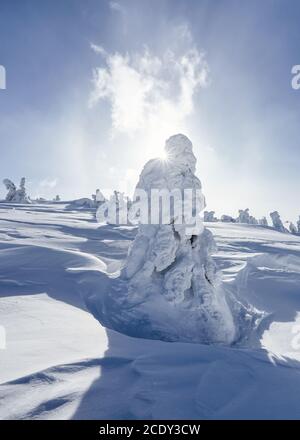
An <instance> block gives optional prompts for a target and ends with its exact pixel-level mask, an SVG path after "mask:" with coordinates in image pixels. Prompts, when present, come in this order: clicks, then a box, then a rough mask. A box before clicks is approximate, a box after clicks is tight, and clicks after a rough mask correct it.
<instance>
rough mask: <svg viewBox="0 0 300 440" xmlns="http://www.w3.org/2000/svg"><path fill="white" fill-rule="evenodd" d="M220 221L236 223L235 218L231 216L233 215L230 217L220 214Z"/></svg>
mask: <svg viewBox="0 0 300 440" xmlns="http://www.w3.org/2000/svg"><path fill="white" fill-rule="evenodd" d="M221 222H224V223H236V220H235V219H234V218H233V217H231V216H230V215H225V214H224V215H222V217H221Z"/></svg>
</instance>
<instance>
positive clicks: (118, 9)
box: [109, 1, 126, 15]
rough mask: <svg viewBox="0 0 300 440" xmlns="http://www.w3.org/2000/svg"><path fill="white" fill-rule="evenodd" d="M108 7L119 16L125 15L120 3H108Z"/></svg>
mask: <svg viewBox="0 0 300 440" xmlns="http://www.w3.org/2000/svg"><path fill="white" fill-rule="evenodd" d="M109 7H110V9H111V10H112V11H116V12H119V13H120V14H123V15H125V14H126V10H125V8H124V6H122V5H121V4H120V3H118V2H115V1H110V2H109Z"/></svg>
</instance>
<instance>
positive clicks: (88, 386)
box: [0, 203, 300, 419]
mask: <svg viewBox="0 0 300 440" xmlns="http://www.w3.org/2000/svg"><path fill="white" fill-rule="evenodd" d="M207 227H208V228H209V229H210V230H211V231H212V232H213V234H214V236H215V238H216V241H217V244H218V253H217V254H216V255H215V256H214V258H215V261H216V262H217V265H218V267H219V268H221V269H222V272H223V282H224V287H225V288H226V289H228V292H229V293H232V294H234V295H236V296H237V297H238V298H239V300H240V301H241V302H243V301H247V302H249V303H251V304H252V305H253V306H254V307H256V308H257V309H259V310H263V311H265V312H267V313H268V314H269V315H268V319H265V320H264V321H263V322H262V324H261V328H260V329H259V331H258V332H257V334H255V335H253V339H252V340H250V341H241V344H240V345H239V346H234V347H221V346H212V345H200V344H184V343H167V342H161V341H154V340H143V339H134V338H131V337H128V336H125V335H122V334H118V333H116V332H113V331H111V330H108V331H106V330H105V329H104V328H103V327H102V326H100V324H99V323H98V322H97V321H96V320H95V319H94V318H93V317H92V316H91V314H90V313H89V312H88V311H87V309H86V306H85V301H84V299H85V298H86V297H87V296H89V295H90V293H91V292H92V293H94V292H98V294H99V295H101V291H103V289H105V288H108V285H107V284H105V280H106V279H107V277H104V276H103V274H107V273H108V274H110V276H114V275H113V274H114V273H116V272H117V271H118V270H119V269H120V267H121V266H122V264H123V262H124V259H125V257H126V254H127V249H128V246H129V244H130V243H131V241H132V239H133V238H134V236H135V233H136V230H135V229H134V228H131V227H116V226H112V225H107V226H99V225H98V224H97V223H96V222H95V220H94V218H93V214H92V212H85V211H83V210H80V211H77V210H73V211H72V210H67V209H65V205H64V204H62V203H61V204H53V205H45V204H43V205H8V204H3V203H2V204H0V325H2V326H4V327H5V330H6V349H5V350H3V349H0V418H1V419H6V418H10V419H14V418H26V419H32V418H36V419H53V418H60V419H64V418H68V419H69V418H75V419H76V418H77V419H78V418H80V419H82V418H94V419H105V418H119V419H123V418H153V419H162V418H175V419H176V418H195V419H197V418H199V419H201V418H300V405H299V395H300V337H299V334H300V313H299V312H300V237H297V236H292V235H289V234H283V233H280V232H276V231H274V230H272V229H269V228H263V227H260V226H249V225H241V224H225V223H209V224H207Z"/></svg>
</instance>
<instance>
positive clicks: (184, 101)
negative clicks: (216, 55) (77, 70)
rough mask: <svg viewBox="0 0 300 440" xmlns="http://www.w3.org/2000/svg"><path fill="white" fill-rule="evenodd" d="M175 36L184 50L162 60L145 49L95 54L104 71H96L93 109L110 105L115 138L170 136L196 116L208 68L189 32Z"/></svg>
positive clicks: (181, 30) (167, 54)
mask: <svg viewBox="0 0 300 440" xmlns="http://www.w3.org/2000/svg"><path fill="white" fill-rule="evenodd" d="M177 36H178V38H179V39H180V38H181V39H182V40H183V41H184V43H185V44H182V45H181V47H180V48H179V47H177V48H176V49H174V50H171V49H170V50H167V51H165V52H164V53H163V54H160V55H156V54H153V53H152V52H151V51H150V50H149V49H147V48H146V49H144V50H143V51H141V52H140V53H123V54H122V53H118V52H116V53H107V52H106V51H105V50H104V49H102V48H101V50H97V49H96V51H97V52H98V53H100V54H101V56H102V57H103V64H104V65H103V66H102V67H99V68H96V69H95V70H94V81H93V84H94V87H93V91H92V95H91V104H92V105H94V104H96V103H99V102H101V101H102V100H108V101H109V102H110V105H111V120H112V129H113V133H114V134H116V133H118V132H119V133H126V134H128V135H135V134H136V133H137V132H139V131H143V133H147V134H149V133H151V132H152V133H157V134H159V135H170V133H171V134H172V132H174V130H177V129H179V128H180V127H182V126H183V124H184V122H185V120H186V118H187V117H188V116H189V115H191V114H192V113H193V110H194V100H195V96H196V92H197V91H198V90H199V89H200V88H201V87H204V86H206V85H207V83H208V66H207V63H206V61H205V57H204V55H203V54H202V53H201V52H200V51H199V50H198V49H197V47H196V46H195V45H194V43H193V41H192V37H191V34H190V32H189V30H188V28H187V27H185V26H181V27H180V28H178V30H177ZM94 46H95V45H94ZM97 47H98V46H97ZM93 49H94V50H95V48H93ZM170 130H171V132H170Z"/></svg>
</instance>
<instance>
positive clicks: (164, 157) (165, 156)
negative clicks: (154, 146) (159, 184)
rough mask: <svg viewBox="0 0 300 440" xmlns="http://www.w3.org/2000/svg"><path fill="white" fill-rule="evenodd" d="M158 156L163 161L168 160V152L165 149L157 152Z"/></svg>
mask: <svg viewBox="0 0 300 440" xmlns="http://www.w3.org/2000/svg"><path fill="white" fill-rule="evenodd" d="M158 158H159V159H160V160H162V161H164V162H165V161H167V160H168V153H167V152H166V151H165V150H162V151H160V152H159V155H158Z"/></svg>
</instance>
